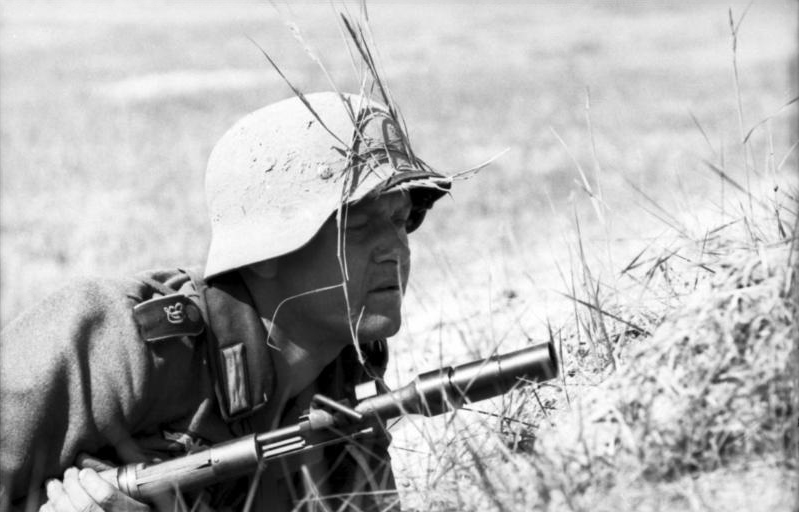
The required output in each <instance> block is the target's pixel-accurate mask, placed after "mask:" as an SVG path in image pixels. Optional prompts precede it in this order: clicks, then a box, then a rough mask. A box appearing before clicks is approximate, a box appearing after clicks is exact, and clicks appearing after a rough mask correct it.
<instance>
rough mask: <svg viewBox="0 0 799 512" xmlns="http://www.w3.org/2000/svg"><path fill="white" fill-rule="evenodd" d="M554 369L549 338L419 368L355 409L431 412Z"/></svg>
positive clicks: (376, 413)
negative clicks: (420, 370) (499, 352)
mask: <svg viewBox="0 0 799 512" xmlns="http://www.w3.org/2000/svg"><path fill="white" fill-rule="evenodd" d="M557 375H558V358H557V352H556V351H555V347H554V345H553V344H552V343H542V344H540V345H535V346H533V347H528V348H525V349H522V350H517V351H516V352H511V353H508V354H504V355H497V356H493V357H489V358H488V359H480V360H477V361H473V362H471V363H466V364H463V365H460V366H456V367H454V368H453V367H451V366H448V367H445V368H440V369H438V370H433V371H431V372H427V373H423V374H421V375H419V376H418V377H416V379H415V380H414V381H413V382H411V383H410V384H407V385H406V386H403V387H401V388H399V389H396V390H394V391H390V392H388V393H384V394H380V395H377V396H374V397H372V398H367V399H366V400H363V401H362V402H361V403H360V404H358V406H357V407H355V410H356V411H357V412H358V413H360V414H363V415H364V416H367V417H372V418H377V419H379V420H381V421H385V420H388V419H391V418H396V417H398V416H401V415H403V414H409V413H411V414H424V415H425V416H435V415H438V414H443V413H445V412H448V411H451V410H454V409H457V408H458V407H460V406H461V405H463V403H465V402H477V401H480V400H484V399H486V398H491V397H494V396H497V395H501V394H504V393H507V392H508V391H510V390H511V389H512V388H513V387H514V386H517V385H518V384H520V383H523V382H543V381H545V380H549V379H553V378H555V377H557Z"/></svg>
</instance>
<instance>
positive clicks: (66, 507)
mask: <svg viewBox="0 0 799 512" xmlns="http://www.w3.org/2000/svg"><path fill="white" fill-rule="evenodd" d="M44 488H45V490H46V491H47V499H48V503H49V504H50V506H51V507H53V508H54V509H55V510H56V512H78V511H77V510H76V509H75V507H73V506H72V502H71V501H70V500H69V496H67V493H66V491H65V490H64V485H63V484H62V483H61V481H60V480H58V479H56V478H52V479H50V480H48V481H47V483H46V484H45V485H44Z"/></svg>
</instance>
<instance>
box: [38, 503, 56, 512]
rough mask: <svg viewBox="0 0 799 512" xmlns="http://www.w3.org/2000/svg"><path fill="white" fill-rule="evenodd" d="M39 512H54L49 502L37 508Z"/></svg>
mask: <svg viewBox="0 0 799 512" xmlns="http://www.w3.org/2000/svg"><path fill="white" fill-rule="evenodd" d="M39 512H56V510H55V509H54V508H53V506H52V505H50V502H49V501H48V502H47V503H45V504H44V505H42V506H41V507H39Z"/></svg>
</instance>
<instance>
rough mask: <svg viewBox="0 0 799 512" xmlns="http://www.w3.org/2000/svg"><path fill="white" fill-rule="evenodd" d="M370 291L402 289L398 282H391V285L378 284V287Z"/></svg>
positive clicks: (396, 290)
mask: <svg viewBox="0 0 799 512" xmlns="http://www.w3.org/2000/svg"><path fill="white" fill-rule="evenodd" d="M369 291H370V292H372V293H382V292H398V291H400V287H399V286H398V285H396V284H391V285H384V286H378V287H376V288H372V289H371V290H369Z"/></svg>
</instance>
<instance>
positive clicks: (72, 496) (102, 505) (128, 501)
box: [39, 468, 150, 512]
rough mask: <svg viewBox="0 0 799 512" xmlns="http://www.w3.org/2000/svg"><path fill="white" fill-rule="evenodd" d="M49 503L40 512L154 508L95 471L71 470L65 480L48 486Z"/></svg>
mask: <svg viewBox="0 0 799 512" xmlns="http://www.w3.org/2000/svg"><path fill="white" fill-rule="evenodd" d="M45 490H46V491H47V503H45V504H44V505H42V506H41V508H40V509H39V512H100V511H103V510H104V511H108V512H112V511H123V510H124V511H126V512H145V511H149V510H150V507H148V506H147V505H145V504H144V503H141V502H138V501H136V500H134V499H133V498H131V497H130V496H128V495H126V494H124V493H123V492H121V491H120V490H119V489H117V488H116V487H114V486H113V485H111V484H109V483H108V482H106V481H105V480H103V479H102V478H100V475H98V474H97V472H96V471H95V470H93V469H89V468H84V469H81V470H79V469H78V468H69V469H67V470H66V471H64V480H63V481H60V480H57V479H55V478H54V479H52V480H48V481H47V482H46V483H45Z"/></svg>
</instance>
